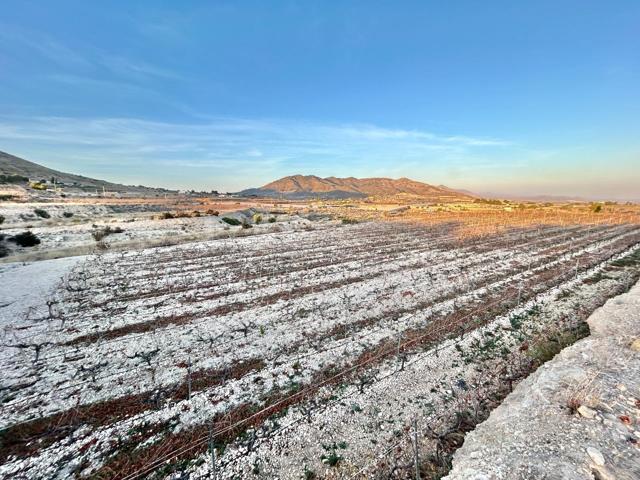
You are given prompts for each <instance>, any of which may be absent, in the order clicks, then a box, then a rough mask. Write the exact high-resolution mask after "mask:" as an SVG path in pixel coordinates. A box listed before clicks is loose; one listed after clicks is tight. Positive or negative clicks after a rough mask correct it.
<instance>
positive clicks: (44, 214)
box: [33, 208, 51, 218]
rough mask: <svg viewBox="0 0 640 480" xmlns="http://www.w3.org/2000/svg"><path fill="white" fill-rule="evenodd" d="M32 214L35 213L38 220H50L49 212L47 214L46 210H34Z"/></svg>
mask: <svg viewBox="0 0 640 480" xmlns="http://www.w3.org/2000/svg"><path fill="white" fill-rule="evenodd" d="M33 213H35V214H36V215H37V216H39V217H40V218H51V215H49V212H47V211H46V210H43V209H41V208H36V209H34V210H33Z"/></svg>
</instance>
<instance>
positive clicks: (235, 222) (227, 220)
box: [222, 217, 242, 227]
mask: <svg viewBox="0 0 640 480" xmlns="http://www.w3.org/2000/svg"><path fill="white" fill-rule="evenodd" d="M222 221H223V222H224V223H227V224H229V225H233V226H234V227H237V226H238V225H241V224H242V222H241V221H240V220H237V219H235V218H231V217H222Z"/></svg>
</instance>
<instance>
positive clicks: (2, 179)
mask: <svg viewBox="0 0 640 480" xmlns="http://www.w3.org/2000/svg"><path fill="white" fill-rule="evenodd" d="M28 181H29V177H23V176H22V175H6V174H2V175H0V183H27V182H28Z"/></svg>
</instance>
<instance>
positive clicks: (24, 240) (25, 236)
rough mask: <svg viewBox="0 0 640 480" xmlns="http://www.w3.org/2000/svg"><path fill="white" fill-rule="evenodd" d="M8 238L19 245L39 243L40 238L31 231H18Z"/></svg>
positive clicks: (32, 245)
mask: <svg viewBox="0 0 640 480" xmlns="http://www.w3.org/2000/svg"><path fill="white" fill-rule="evenodd" d="M9 240H11V241H12V242H15V243H17V244H18V245H20V246H21V247H34V246H36V245H38V244H39V243H40V239H39V238H38V237H37V236H36V235H35V234H34V233H33V232H31V231H29V230H27V231H26V232H22V233H19V234H17V235H14V236H13V237H11V238H10V239H9Z"/></svg>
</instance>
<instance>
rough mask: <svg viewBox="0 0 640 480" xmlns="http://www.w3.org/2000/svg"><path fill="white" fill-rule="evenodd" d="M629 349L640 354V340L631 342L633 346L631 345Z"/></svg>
mask: <svg viewBox="0 0 640 480" xmlns="http://www.w3.org/2000/svg"><path fill="white" fill-rule="evenodd" d="M629 348H630V349H631V350H634V351H636V352H640V338H636V339H635V340H634V341H633V342H631V345H629Z"/></svg>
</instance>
